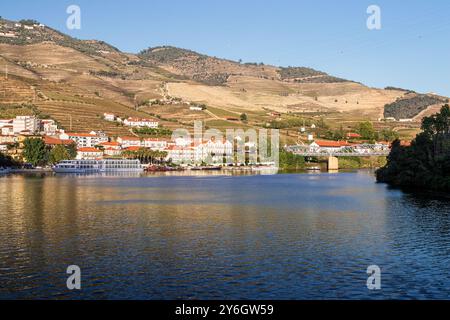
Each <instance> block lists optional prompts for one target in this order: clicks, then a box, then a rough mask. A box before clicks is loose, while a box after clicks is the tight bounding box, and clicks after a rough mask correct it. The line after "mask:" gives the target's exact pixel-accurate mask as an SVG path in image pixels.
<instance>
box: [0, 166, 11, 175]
mask: <svg viewBox="0 0 450 320" xmlns="http://www.w3.org/2000/svg"><path fill="white" fill-rule="evenodd" d="M8 173H11V168H3V167H0V174H8Z"/></svg>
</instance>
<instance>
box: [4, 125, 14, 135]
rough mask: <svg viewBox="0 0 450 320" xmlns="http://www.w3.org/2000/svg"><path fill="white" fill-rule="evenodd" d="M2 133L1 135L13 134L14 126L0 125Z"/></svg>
mask: <svg viewBox="0 0 450 320" xmlns="http://www.w3.org/2000/svg"><path fill="white" fill-rule="evenodd" d="M2 135H3V136H13V135H14V127H13V126H12V125H5V126H3V127H2Z"/></svg>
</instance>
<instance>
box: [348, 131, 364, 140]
mask: <svg viewBox="0 0 450 320" xmlns="http://www.w3.org/2000/svg"><path fill="white" fill-rule="evenodd" d="M347 138H348V139H360V138H361V135H360V134H359V133H353V132H349V133H347Z"/></svg>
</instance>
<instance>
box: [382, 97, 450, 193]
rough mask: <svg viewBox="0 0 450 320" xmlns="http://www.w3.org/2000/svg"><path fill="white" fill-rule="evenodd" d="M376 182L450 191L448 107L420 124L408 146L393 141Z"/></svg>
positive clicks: (449, 116)
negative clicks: (418, 132) (420, 129)
mask: <svg viewBox="0 0 450 320" xmlns="http://www.w3.org/2000/svg"><path fill="white" fill-rule="evenodd" d="M377 180H378V181H379V182H385V183H388V184H390V185H393V186H399V187H409V188H424V189H431V190H442V191H444V190H446V191H448V190H450V107H449V105H448V104H445V105H444V106H443V107H442V108H441V110H440V112H439V113H437V114H435V115H432V116H430V117H426V118H424V119H423V120H422V132H421V133H420V134H418V135H417V136H416V138H415V139H414V140H413V141H412V143H411V145H410V146H405V145H402V144H401V142H400V141H399V140H396V141H395V142H394V143H393V145H392V150H391V153H390V155H389V156H388V159H387V164H386V166H384V167H383V168H381V169H379V170H378V171H377Z"/></svg>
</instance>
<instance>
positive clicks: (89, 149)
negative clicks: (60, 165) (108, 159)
mask: <svg viewBox="0 0 450 320" xmlns="http://www.w3.org/2000/svg"><path fill="white" fill-rule="evenodd" d="M78 151H79V152H95V153H97V152H102V151H101V150H99V149H96V148H80V149H78Z"/></svg>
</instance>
